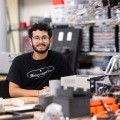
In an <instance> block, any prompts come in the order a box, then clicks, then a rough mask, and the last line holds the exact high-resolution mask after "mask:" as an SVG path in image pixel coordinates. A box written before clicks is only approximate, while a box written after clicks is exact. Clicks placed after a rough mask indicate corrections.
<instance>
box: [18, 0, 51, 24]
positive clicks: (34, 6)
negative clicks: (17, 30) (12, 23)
mask: <svg viewBox="0 0 120 120" xmlns="http://www.w3.org/2000/svg"><path fill="white" fill-rule="evenodd" d="M50 11H51V0H20V21H23V22H26V23H27V24H29V22H30V17H31V16H35V17H36V16H37V17H49V16H50Z"/></svg>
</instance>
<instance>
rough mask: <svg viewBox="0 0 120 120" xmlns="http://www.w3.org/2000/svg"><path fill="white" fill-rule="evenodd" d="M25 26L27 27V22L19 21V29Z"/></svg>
mask: <svg viewBox="0 0 120 120" xmlns="http://www.w3.org/2000/svg"><path fill="white" fill-rule="evenodd" d="M24 28H27V24H26V22H20V23H19V29H24Z"/></svg>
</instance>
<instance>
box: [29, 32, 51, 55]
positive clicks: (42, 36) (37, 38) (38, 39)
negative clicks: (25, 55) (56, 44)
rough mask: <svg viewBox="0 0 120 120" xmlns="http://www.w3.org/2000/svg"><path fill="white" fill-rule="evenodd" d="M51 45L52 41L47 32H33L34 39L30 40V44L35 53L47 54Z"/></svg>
mask: <svg viewBox="0 0 120 120" xmlns="http://www.w3.org/2000/svg"><path fill="white" fill-rule="evenodd" d="M50 43H51V39H50V38H49V36H48V33H47V32H46V31H40V30H36V31H33V37H32V39H31V40H30V44H31V46H32V47H33V49H34V51H35V52H37V53H41V54H44V53H46V52H47V51H48V49H49V47H50Z"/></svg>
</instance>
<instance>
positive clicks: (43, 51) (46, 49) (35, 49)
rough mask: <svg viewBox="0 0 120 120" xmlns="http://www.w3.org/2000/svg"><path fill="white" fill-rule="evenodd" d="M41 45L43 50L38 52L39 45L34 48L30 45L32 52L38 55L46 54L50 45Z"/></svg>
mask: <svg viewBox="0 0 120 120" xmlns="http://www.w3.org/2000/svg"><path fill="white" fill-rule="evenodd" d="M42 45H43V46H44V47H45V49H44V50H39V49H37V46H39V45H37V46H35V45H33V44H32V48H33V50H34V51H35V52H37V53H40V54H44V53H46V52H47V51H48V49H49V47H50V44H48V45H45V44H42Z"/></svg>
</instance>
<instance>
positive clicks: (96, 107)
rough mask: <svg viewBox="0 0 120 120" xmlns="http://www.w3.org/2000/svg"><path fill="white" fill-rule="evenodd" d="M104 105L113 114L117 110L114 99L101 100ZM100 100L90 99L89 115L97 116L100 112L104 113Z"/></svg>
mask: <svg viewBox="0 0 120 120" xmlns="http://www.w3.org/2000/svg"><path fill="white" fill-rule="evenodd" d="M101 100H102V102H103V103H104V104H106V105H107V107H108V108H109V109H110V110H111V111H112V112H115V111H116V110H118V109H119V105H118V104H117V103H116V99H115V98H103V99H101ZM101 100H95V99H91V100H90V113H91V114H95V115H96V114H99V113H101V112H104V111H105V109H104V107H103V105H102V103H101Z"/></svg>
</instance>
